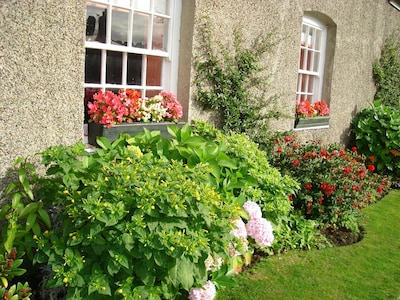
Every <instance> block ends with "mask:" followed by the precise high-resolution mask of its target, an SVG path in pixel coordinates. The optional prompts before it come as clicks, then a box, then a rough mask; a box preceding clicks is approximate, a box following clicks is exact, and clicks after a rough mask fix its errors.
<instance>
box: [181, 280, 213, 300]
mask: <svg viewBox="0 0 400 300" xmlns="http://www.w3.org/2000/svg"><path fill="white" fill-rule="evenodd" d="M216 295H217V290H216V288H215V285H214V283H213V282H212V281H210V280H208V281H207V282H206V283H205V284H204V286H203V287H194V288H192V289H191V290H190V292H189V297H188V299H189V300H212V299H214V298H215V296H216Z"/></svg>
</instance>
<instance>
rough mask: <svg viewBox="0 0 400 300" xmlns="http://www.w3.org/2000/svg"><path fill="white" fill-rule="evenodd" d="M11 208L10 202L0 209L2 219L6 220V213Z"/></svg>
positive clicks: (0, 218)
mask: <svg viewBox="0 0 400 300" xmlns="http://www.w3.org/2000/svg"><path fill="white" fill-rule="evenodd" d="M10 208H11V205H10V204H8V203H7V204H6V205H4V206H3V207H2V208H1V210H0V220H4V218H5V216H6V214H7V213H8V211H9V209H10Z"/></svg>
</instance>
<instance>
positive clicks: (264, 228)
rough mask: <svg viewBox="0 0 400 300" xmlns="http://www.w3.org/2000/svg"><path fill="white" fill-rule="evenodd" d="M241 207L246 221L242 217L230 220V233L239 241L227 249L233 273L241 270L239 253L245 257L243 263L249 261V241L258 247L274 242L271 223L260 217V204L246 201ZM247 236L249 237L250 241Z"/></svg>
mask: <svg viewBox="0 0 400 300" xmlns="http://www.w3.org/2000/svg"><path fill="white" fill-rule="evenodd" d="M243 209H244V210H245V211H246V213H247V214H248V216H249V220H248V222H247V223H244V222H243V219H242V218H239V219H235V220H233V221H232V224H233V225H234V229H232V230H231V234H232V235H233V236H235V238H236V239H237V240H238V241H239V243H238V244H235V245H233V247H231V248H230V249H229V252H230V255H231V256H232V257H234V260H233V265H234V266H233V269H234V272H235V273H239V272H240V271H241V270H242V267H243V262H242V261H241V259H239V257H240V256H241V255H244V257H245V264H249V263H250V262H251V249H249V245H250V241H251V242H254V243H255V246H256V247H260V248H267V247H270V246H271V245H272V243H273V242H274V233H273V228H272V224H271V222H269V221H268V220H267V219H265V218H263V217H262V211H261V208H260V206H259V205H258V204H257V203H256V202H253V201H247V202H246V203H244V205H243ZM249 238H251V240H250V241H249ZM251 245H253V243H251ZM232 248H234V249H232Z"/></svg>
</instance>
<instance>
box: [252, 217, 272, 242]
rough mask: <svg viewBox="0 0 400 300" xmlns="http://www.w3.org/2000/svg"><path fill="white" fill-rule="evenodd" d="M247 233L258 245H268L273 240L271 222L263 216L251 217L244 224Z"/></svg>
mask: <svg viewBox="0 0 400 300" xmlns="http://www.w3.org/2000/svg"><path fill="white" fill-rule="evenodd" d="M246 229H247V234H248V235H249V236H250V237H252V238H253V239H254V240H255V242H256V243H257V244H258V245H259V246H260V247H269V246H271V245H272V243H273V241H274V233H273V228H272V224H271V222H269V221H267V220H266V219H264V218H255V219H251V220H250V221H249V222H248V223H247V224H246Z"/></svg>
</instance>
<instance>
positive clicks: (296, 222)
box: [273, 211, 332, 253]
mask: <svg viewBox="0 0 400 300" xmlns="http://www.w3.org/2000/svg"><path fill="white" fill-rule="evenodd" d="M319 225H320V224H319V223H318V222H317V221H315V220H310V219H306V218H305V217H304V216H303V215H302V214H299V212H298V211H297V212H296V211H295V212H292V213H290V214H289V215H288V216H283V217H281V218H280V219H279V220H278V222H277V224H276V226H275V228H274V234H275V238H276V239H277V240H278V241H279V243H275V244H274V245H273V250H274V252H275V253H281V252H286V251H288V250H293V249H297V250H312V249H322V248H326V247H331V246H332V245H331V244H330V242H329V241H328V240H327V239H326V238H325V236H323V235H322V233H321V231H320V228H319Z"/></svg>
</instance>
